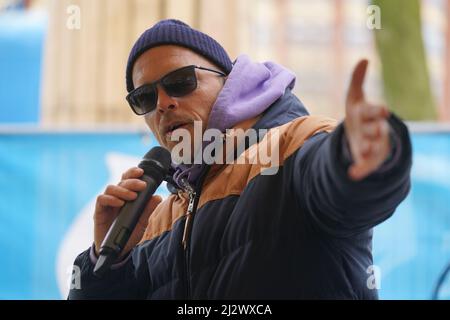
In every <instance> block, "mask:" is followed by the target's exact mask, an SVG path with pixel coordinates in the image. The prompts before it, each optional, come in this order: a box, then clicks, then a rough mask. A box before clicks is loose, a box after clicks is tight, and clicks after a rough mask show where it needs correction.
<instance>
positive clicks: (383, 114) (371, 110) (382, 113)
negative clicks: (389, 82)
mask: <svg viewBox="0 0 450 320" xmlns="http://www.w3.org/2000/svg"><path fill="white" fill-rule="evenodd" d="M360 112H361V118H362V120H363V121H371V120H375V119H378V118H382V119H386V118H387V117H389V114H390V112H389V110H388V109H387V107H386V106H383V105H372V104H367V103H364V104H363V107H362V108H361V111H360Z"/></svg>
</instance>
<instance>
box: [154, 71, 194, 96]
mask: <svg viewBox="0 0 450 320" xmlns="http://www.w3.org/2000/svg"><path fill="white" fill-rule="evenodd" d="M162 85H163V86H164V90H165V91H166V92H167V94H168V95H169V96H172V97H182V96H185V95H187V94H189V93H191V92H192V91H194V90H195V89H196V88H197V77H196V76H195V69H194V68H193V67H189V68H183V69H180V70H177V71H174V72H173V73H171V74H169V75H167V77H165V78H164V80H163V81H162Z"/></svg>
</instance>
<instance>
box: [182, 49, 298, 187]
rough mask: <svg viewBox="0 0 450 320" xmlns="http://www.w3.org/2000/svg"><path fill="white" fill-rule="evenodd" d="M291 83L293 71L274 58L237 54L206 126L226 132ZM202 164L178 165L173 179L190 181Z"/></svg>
mask: <svg viewBox="0 0 450 320" xmlns="http://www.w3.org/2000/svg"><path fill="white" fill-rule="evenodd" d="M294 85H295V75H294V73H293V72H292V71H290V70H288V69H286V68H284V67H282V66H280V65H278V64H275V63H273V62H264V63H256V62H252V61H251V60H250V58H249V57H248V56H247V55H240V56H239V57H238V58H237V59H236V62H235V63H234V65H233V69H232V70H231V72H230V74H229V75H228V78H227V81H226V82H225V85H224V86H223V88H222V90H221V91H220V93H219V96H218V97H217V100H216V102H215V103H214V106H213V107H212V110H211V114H210V115H209V120H208V129H210V128H214V129H219V130H220V131H222V132H225V130H226V129H230V128H232V127H233V126H235V125H236V124H238V123H239V122H242V121H245V120H248V119H251V118H254V117H256V116H257V115H259V114H261V113H262V112H264V111H265V110H266V109H267V108H268V107H269V106H270V105H271V104H272V103H274V102H275V101H276V100H277V99H278V98H280V97H281V96H282V95H283V94H284V92H285V91H286V88H291V89H292V88H293V87H294ZM203 147H205V145H204V146H203ZM203 166H204V165H202V164H193V165H183V164H181V165H178V166H176V167H175V174H174V175H173V179H174V181H175V182H176V183H177V184H178V185H179V186H180V187H181V186H182V184H181V180H182V179H183V180H184V179H186V181H188V182H189V183H190V184H191V185H193V184H195V182H196V180H197V178H198V176H199V174H200V173H201V171H202V168H203Z"/></svg>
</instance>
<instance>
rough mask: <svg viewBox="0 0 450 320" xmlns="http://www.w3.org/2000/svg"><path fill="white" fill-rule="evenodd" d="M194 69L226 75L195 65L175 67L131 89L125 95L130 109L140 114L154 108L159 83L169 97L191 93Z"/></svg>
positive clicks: (194, 78)
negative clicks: (159, 77)
mask: <svg viewBox="0 0 450 320" xmlns="http://www.w3.org/2000/svg"><path fill="white" fill-rule="evenodd" d="M195 69H200V70H206V71H210V72H214V73H217V74H219V75H220V76H222V77H226V74H225V73H223V72H220V71H217V70H212V69H208V68H203V67H199V66H196V65H190V66H186V67H182V68H180V69H176V70H174V71H172V72H169V73H168V74H166V75H165V76H164V77H162V78H161V79H159V80H157V81H155V82H152V83H147V84H144V85H142V86H140V87H139V88H136V89H134V90H133V91H131V92H130V93H129V94H128V95H127V97H126V99H127V101H128V103H129V105H130V107H131V109H132V110H133V112H134V113H136V114H137V115H140V116H141V115H144V114H146V113H149V112H151V111H153V110H155V109H156V105H157V103H158V88H157V87H156V86H157V85H158V84H161V87H162V88H163V89H164V91H165V92H166V93H167V95H169V96H171V97H182V96H185V95H187V94H189V93H191V92H192V91H194V90H195V89H197V76H196V75H195Z"/></svg>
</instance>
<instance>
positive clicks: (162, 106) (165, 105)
mask: <svg viewBox="0 0 450 320" xmlns="http://www.w3.org/2000/svg"><path fill="white" fill-rule="evenodd" d="M157 90H158V101H157V102H156V109H157V110H158V112H160V113H164V112H166V111H168V110H173V109H175V108H176V107H177V102H176V101H175V100H174V99H173V98H172V97H171V96H169V95H168V94H167V93H166V91H165V90H164V89H163V88H161V86H159V85H158V86H157Z"/></svg>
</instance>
